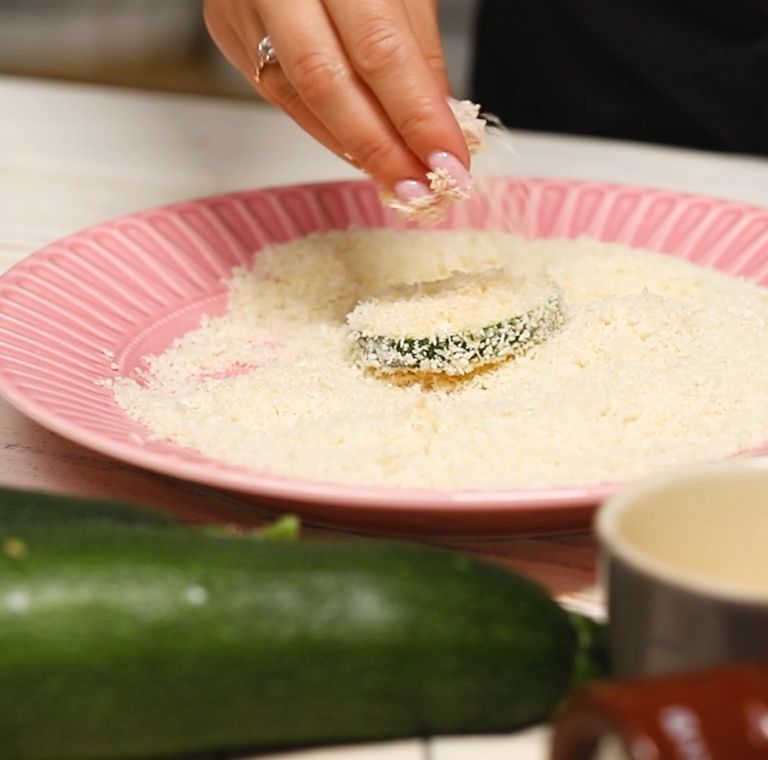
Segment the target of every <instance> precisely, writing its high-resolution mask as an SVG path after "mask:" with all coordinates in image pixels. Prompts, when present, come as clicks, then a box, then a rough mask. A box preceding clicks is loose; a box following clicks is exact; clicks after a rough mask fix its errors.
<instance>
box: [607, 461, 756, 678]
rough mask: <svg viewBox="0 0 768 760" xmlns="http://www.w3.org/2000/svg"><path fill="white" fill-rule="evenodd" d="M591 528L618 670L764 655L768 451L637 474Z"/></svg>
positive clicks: (688, 666)
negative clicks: (639, 478)
mask: <svg viewBox="0 0 768 760" xmlns="http://www.w3.org/2000/svg"><path fill="white" fill-rule="evenodd" d="M596 529H597V535H598V540H599V542H600V545H601V555H602V565H601V571H602V573H603V579H604V582H605V585H606V587H607V593H608V614H609V620H610V624H609V625H610V629H609V630H610V641H611V648H612V655H613V659H614V665H615V667H616V671H617V673H618V674H619V675H622V676H639V675H651V674H657V673H667V672H672V671H678V670H693V669H698V668H706V667H709V666H712V665H716V664H721V663H725V662H731V661H740V660H754V659H759V658H768V459H751V460H750V459H745V460H735V461H731V462H728V463H723V464H720V465H711V466H706V467H700V468H696V469H691V470H685V471H680V472H675V473H669V474H665V475H663V476H660V477H657V478H655V479H650V480H646V481H643V482H640V483H638V484H637V485H634V486H631V487H629V488H628V489H626V490H625V491H623V492H621V493H619V494H618V495H617V496H615V497H613V498H611V499H609V500H608V501H607V502H606V503H605V504H604V505H603V506H602V507H601V508H600V510H599V511H598V514H597V519H596Z"/></svg>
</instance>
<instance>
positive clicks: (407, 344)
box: [353, 291, 565, 375]
mask: <svg viewBox="0 0 768 760" xmlns="http://www.w3.org/2000/svg"><path fill="white" fill-rule="evenodd" d="M564 322H565V317H564V312H563V304H562V297H561V295H560V292H559V291H556V292H554V293H552V294H551V295H550V296H548V297H547V299H546V300H545V301H544V302H543V303H542V304H541V305H540V306H538V307H536V308H535V309H531V310H530V311H528V312H525V313H524V314H519V315H517V316H514V317H510V318H509V319H507V320H504V321H501V322H497V323H495V324H492V325H487V326H485V327H478V328H476V329H471V330H464V331H461V332H457V333H452V334H449V335H432V336H412V335H409V336H400V337H392V336H386V335H366V334H364V333H360V332H356V333H354V334H353V340H354V342H355V345H356V349H357V356H358V361H359V363H360V364H361V365H362V366H364V367H367V368H369V369H375V370H378V371H380V372H385V373H386V372H403V371H405V372H427V373H443V374H446V375H464V374H467V373H469V372H472V371H473V370H475V369H477V368H478V367H482V366H485V365H487V364H493V363H495V362H500V361H503V360H504V359H508V358H510V357H513V356H522V355H523V354H525V353H527V352H528V351H529V350H530V349H531V348H533V346H535V345H537V344H539V343H542V342H543V341H544V340H546V339H547V338H548V337H549V336H550V335H551V334H552V333H553V332H555V331H556V330H558V329H559V328H560V327H562V326H563V324H564Z"/></svg>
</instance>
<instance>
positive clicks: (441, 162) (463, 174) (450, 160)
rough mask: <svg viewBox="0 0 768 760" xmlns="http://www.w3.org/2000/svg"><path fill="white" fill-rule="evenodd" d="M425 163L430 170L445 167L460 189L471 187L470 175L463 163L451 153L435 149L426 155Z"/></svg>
mask: <svg viewBox="0 0 768 760" xmlns="http://www.w3.org/2000/svg"><path fill="white" fill-rule="evenodd" d="M427 165H428V166H429V168H430V169H432V171H435V170H436V169H445V171H447V172H448V174H450V175H451V177H453V178H454V179H455V180H456V185H457V187H458V188H459V189H460V190H469V189H470V188H471V187H472V177H471V176H470V175H469V172H468V171H467V170H466V169H465V168H464V164H462V163H461V161H459V159H458V158H456V156H454V155H453V154H452V153H448V152H447V151H444V150H436V151H435V152H434V153H430V154H429V155H428V156H427Z"/></svg>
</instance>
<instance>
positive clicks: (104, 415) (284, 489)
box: [0, 178, 768, 534]
mask: <svg viewBox="0 0 768 760" xmlns="http://www.w3.org/2000/svg"><path fill="white" fill-rule="evenodd" d="M397 223H398V222H397V220H396V219H394V218H393V217H392V216H391V215H390V213H389V212H387V211H385V210H383V209H382V207H381V206H380V204H379V202H378V198H377V195H376V191H375V189H374V188H373V186H372V185H371V184H369V183H367V182H341V183H330V184H314V185H303V186H292V187H280V188H272V189H266V190H256V191H253V192H245V193H235V194H231V195H224V196H217V197H213V198H206V199H203V200H196V201H190V202H188V203H180V204H176V205H173V206H167V207H164V208H160V209H156V210H152V211H147V212H144V213H141V214H136V215H133V216H128V217H124V218H122V219H118V220H116V221H112V222H108V223H106V224H102V225H99V226H98V227H94V228H91V229H89V230H85V231H84V232H80V233H78V234H76V235H72V236H71V237H69V238H67V239H65V240H62V241H60V242H58V243H54V244H52V245H50V246H48V247H47V248H45V249H43V250H41V251H38V252H37V253H36V254H34V255H32V256H30V257H29V258H27V259H26V260H25V261H23V262H22V263H20V264H19V265H17V266H16V267H14V268H13V269H12V270H11V271H10V272H8V273H7V274H6V275H5V277H4V278H3V279H2V280H0V344H1V345H2V358H1V359H0V391H2V393H3V394H4V395H5V396H6V397H7V398H8V399H9V400H10V401H11V403H13V404H14V405H15V406H16V407H17V408H18V409H20V410H21V411H22V412H24V413H25V414H27V415H28V416H30V417H31V418H33V419H34V420H36V421H37V422H39V423H40V424H42V425H44V426H46V427H48V428H50V429H51V430H53V431H55V432H57V433H60V434H61V435H63V436H65V437H67V438H70V439H72V440H73V441H76V442H78V443H81V444H83V445H85V446H89V447H91V448H93V449H96V450H98V451H100V452H103V453H105V454H109V455H111V456H114V457H116V458H118V459H122V460H124V461H127V462H131V463H133V464H137V465H140V466H142V467H147V468H149V469H152V470H156V471H158V472H162V473H166V474H170V475H174V476H177V477H180V478H186V479H189V480H193V481H197V482H200V483H204V484H207V485H211V486H217V487H220V488H224V489H227V490H230V491H233V492H236V493H238V494H241V495H247V496H249V497H252V498H255V499H258V500H259V502H261V503H268V504H272V505H274V506H276V507H277V508H280V509H286V508H290V509H293V510H297V511H299V512H300V513H301V514H303V515H304V516H305V517H306V518H308V519H310V520H314V521H316V522H325V523H335V524H346V525H349V526H355V527H358V528H362V529H376V530H383V531H388V532H403V531H405V532H413V531H422V532H431V533H440V534H450V533H454V534H458V533H463V534H483V533H486V534H487V533H521V532H545V531H553V530H567V529H572V528H583V527H586V525H587V524H588V521H589V519H590V516H591V511H592V509H593V508H594V506H595V505H596V504H597V503H598V502H599V501H600V500H601V499H602V498H604V497H605V496H607V495H608V494H610V493H612V492H613V491H614V490H616V488H617V487H618V485H616V484H576V485H573V486H563V487H559V486H558V487H552V488H545V489H536V490H508V491H414V490H400V489H385V488H374V487H355V486H347V485H338V484H334V483H322V482H310V481H302V480H295V479H288V478H283V477H277V476H274V475H268V474H263V473H256V472H246V471H243V470H239V469H235V468H232V467H228V466H226V465H223V464H220V463H218V462H215V461H211V460H209V459H207V458H205V457H203V456H201V455H199V454H197V453H195V452H192V451H189V450H187V449H184V448H182V447H179V446H175V445H172V444H168V443H153V442H144V441H143V434H144V433H145V431H144V430H143V429H142V428H141V426H139V425H138V424H136V423H134V422H132V421H131V420H130V419H128V418H127V417H126V416H125V415H124V414H123V413H122V411H121V410H120V409H118V407H117V406H116V404H115V403H114V401H113V400H112V397H111V395H110V393H109V391H108V390H105V389H104V388H103V387H100V386H99V385H97V384H96V382H95V381H96V380H97V379H99V378H104V377H108V376H110V375H112V374H114V371H115V370H117V371H118V372H120V373H128V372H130V371H131V370H132V369H134V368H135V367H136V366H137V365H138V363H139V360H140V358H141V357H142V356H143V355H145V354H147V353H156V352H158V351H161V350H163V349H164V348H166V347H167V346H168V345H169V344H170V343H171V342H172V340H173V339H174V338H175V337H177V336H178V335H181V334H182V333H184V332H185V331H187V330H189V329H191V328H193V327H195V326H196V325H197V323H198V320H199V318H200V316H201V315H202V314H203V313H209V314H221V313H222V312H223V311H224V309H225V308H226V303H225V296H224V288H223V286H222V278H225V277H226V276H227V275H228V274H229V272H230V270H231V268H232V267H233V266H234V265H237V264H242V263H245V262H247V261H249V259H250V256H251V253H252V252H253V251H255V250H258V249H260V248H262V247H264V246H265V245H268V244H270V243H273V242H284V241H288V240H291V239H293V238H296V237H298V236H301V235H305V234H307V233H309V232H312V231H314V230H326V229H332V228H346V227H348V226H349V225H355V226H358V227H377V226H388V225H394V224H397ZM511 225H513V226H514V228H515V229H516V230H517V231H522V232H523V233H524V234H525V235H527V236H529V237H563V238H572V237H576V236H578V235H584V234H586V235H590V236H593V237H595V238H598V239H600V240H606V241H618V242H622V243H627V244H630V245H636V246H642V247H644V248H650V249H652V250H656V251H661V252H664V253H668V254H670V255H672V256H679V257H682V258H686V259H689V260H691V261H693V262H696V263H698V264H701V265H703V266H711V267H716V268H717V269H720V270H722V271H724V272H728V273H730V274H733V275H739V276H744V277H748V278H751V279H753V280H755V281H757V282H760V283H764V284H765V283H768V210H765V209H759V208H754V207H750V206H745V205H741V204H737V203H729V202H726V201H721V200H714V199H712V198H706V197H700V196H693V195H682V194H679V193H674V192H669V191H662V190H651V189H646V188H637V187H628V186H619V185H606V184H595V183H584V182H573V181H559V180H549V179H534V180H513V179H506V178H498V179H493V180H489V181H488V182H487V193H486V194H485V196H484V197H482V198H478V199H475V200H473V201H471V202H469V203H467V204H465V205H464V206H461V207H459V208H457V209H456V211H455V213H454V214H453V216H452V217H451V218H450V219H449V220H448V221H446V222H445V223H444V224H443V225H442V226H443V227H462V226H471V227H476V228H497V229H508V228H510V226H511Z"/></svg>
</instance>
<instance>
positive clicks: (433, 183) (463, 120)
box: [381, 98, 488, 223]
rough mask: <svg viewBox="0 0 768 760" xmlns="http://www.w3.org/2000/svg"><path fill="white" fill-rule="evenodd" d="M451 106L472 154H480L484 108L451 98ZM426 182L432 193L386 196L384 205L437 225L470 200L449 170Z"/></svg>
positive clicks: (428, 175)
mask: <svg viewBox="0 0 768 760" xmlns="http://www.w3.org/2000/svg"><path fill="white" fill-rule="evenodd" d="M448 105H449V106H450V108H451V111H452V112H453V115H454V118H455V119H456V121H457V123H458V125H459V127H460V129H461V132H462V134H463V135H464V139H465V140H466V143H467V148H468V149H469V152H470V153H471V154H473V153H477V151H479V150H480V149H481V148H482V147H483V146H484V145H485V134H486V126H487V123H488V122H487V120H486V119H483V118H481V117H480V106H479V105H477V104H476V103H472V101H470V100H455V99H454V98H448ZM426 178H427V181H428V182H429V189H430V191H431V192H429V193H428V194H426V195H420V196H418V197H416V198H411V199H410V200H408V201H402V200H400V199H399V198H397V197H396V196H395V195H394V194H392V193H390V192H382V193H381V199H382V202H383V203H384V204H385V205H386V206H388V207H389V208H391V209H393V210H395V211H397V212H399V213H400V214H401V215H402V216H403V217H404V218H405V219H407V220H408V221H415V222H427V223H435V222H439V221H440V220H441V219H443V218H444V217H445V215H446V212H447V210H448V208H449V207H450V206H451V205H452V204H454V203H456V202H457V201H464V200H467V198H469V195H470V194H469V191H467V190H465V189H463V188H461V187H459V186H458V183H457V182H456V180H455V179H454V178H453V177H452V176H451V175H450V174H449V173H448V172H447V171H446V170H445V169H436V170H434V171H430V172H427V173H426Z"/></svg>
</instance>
